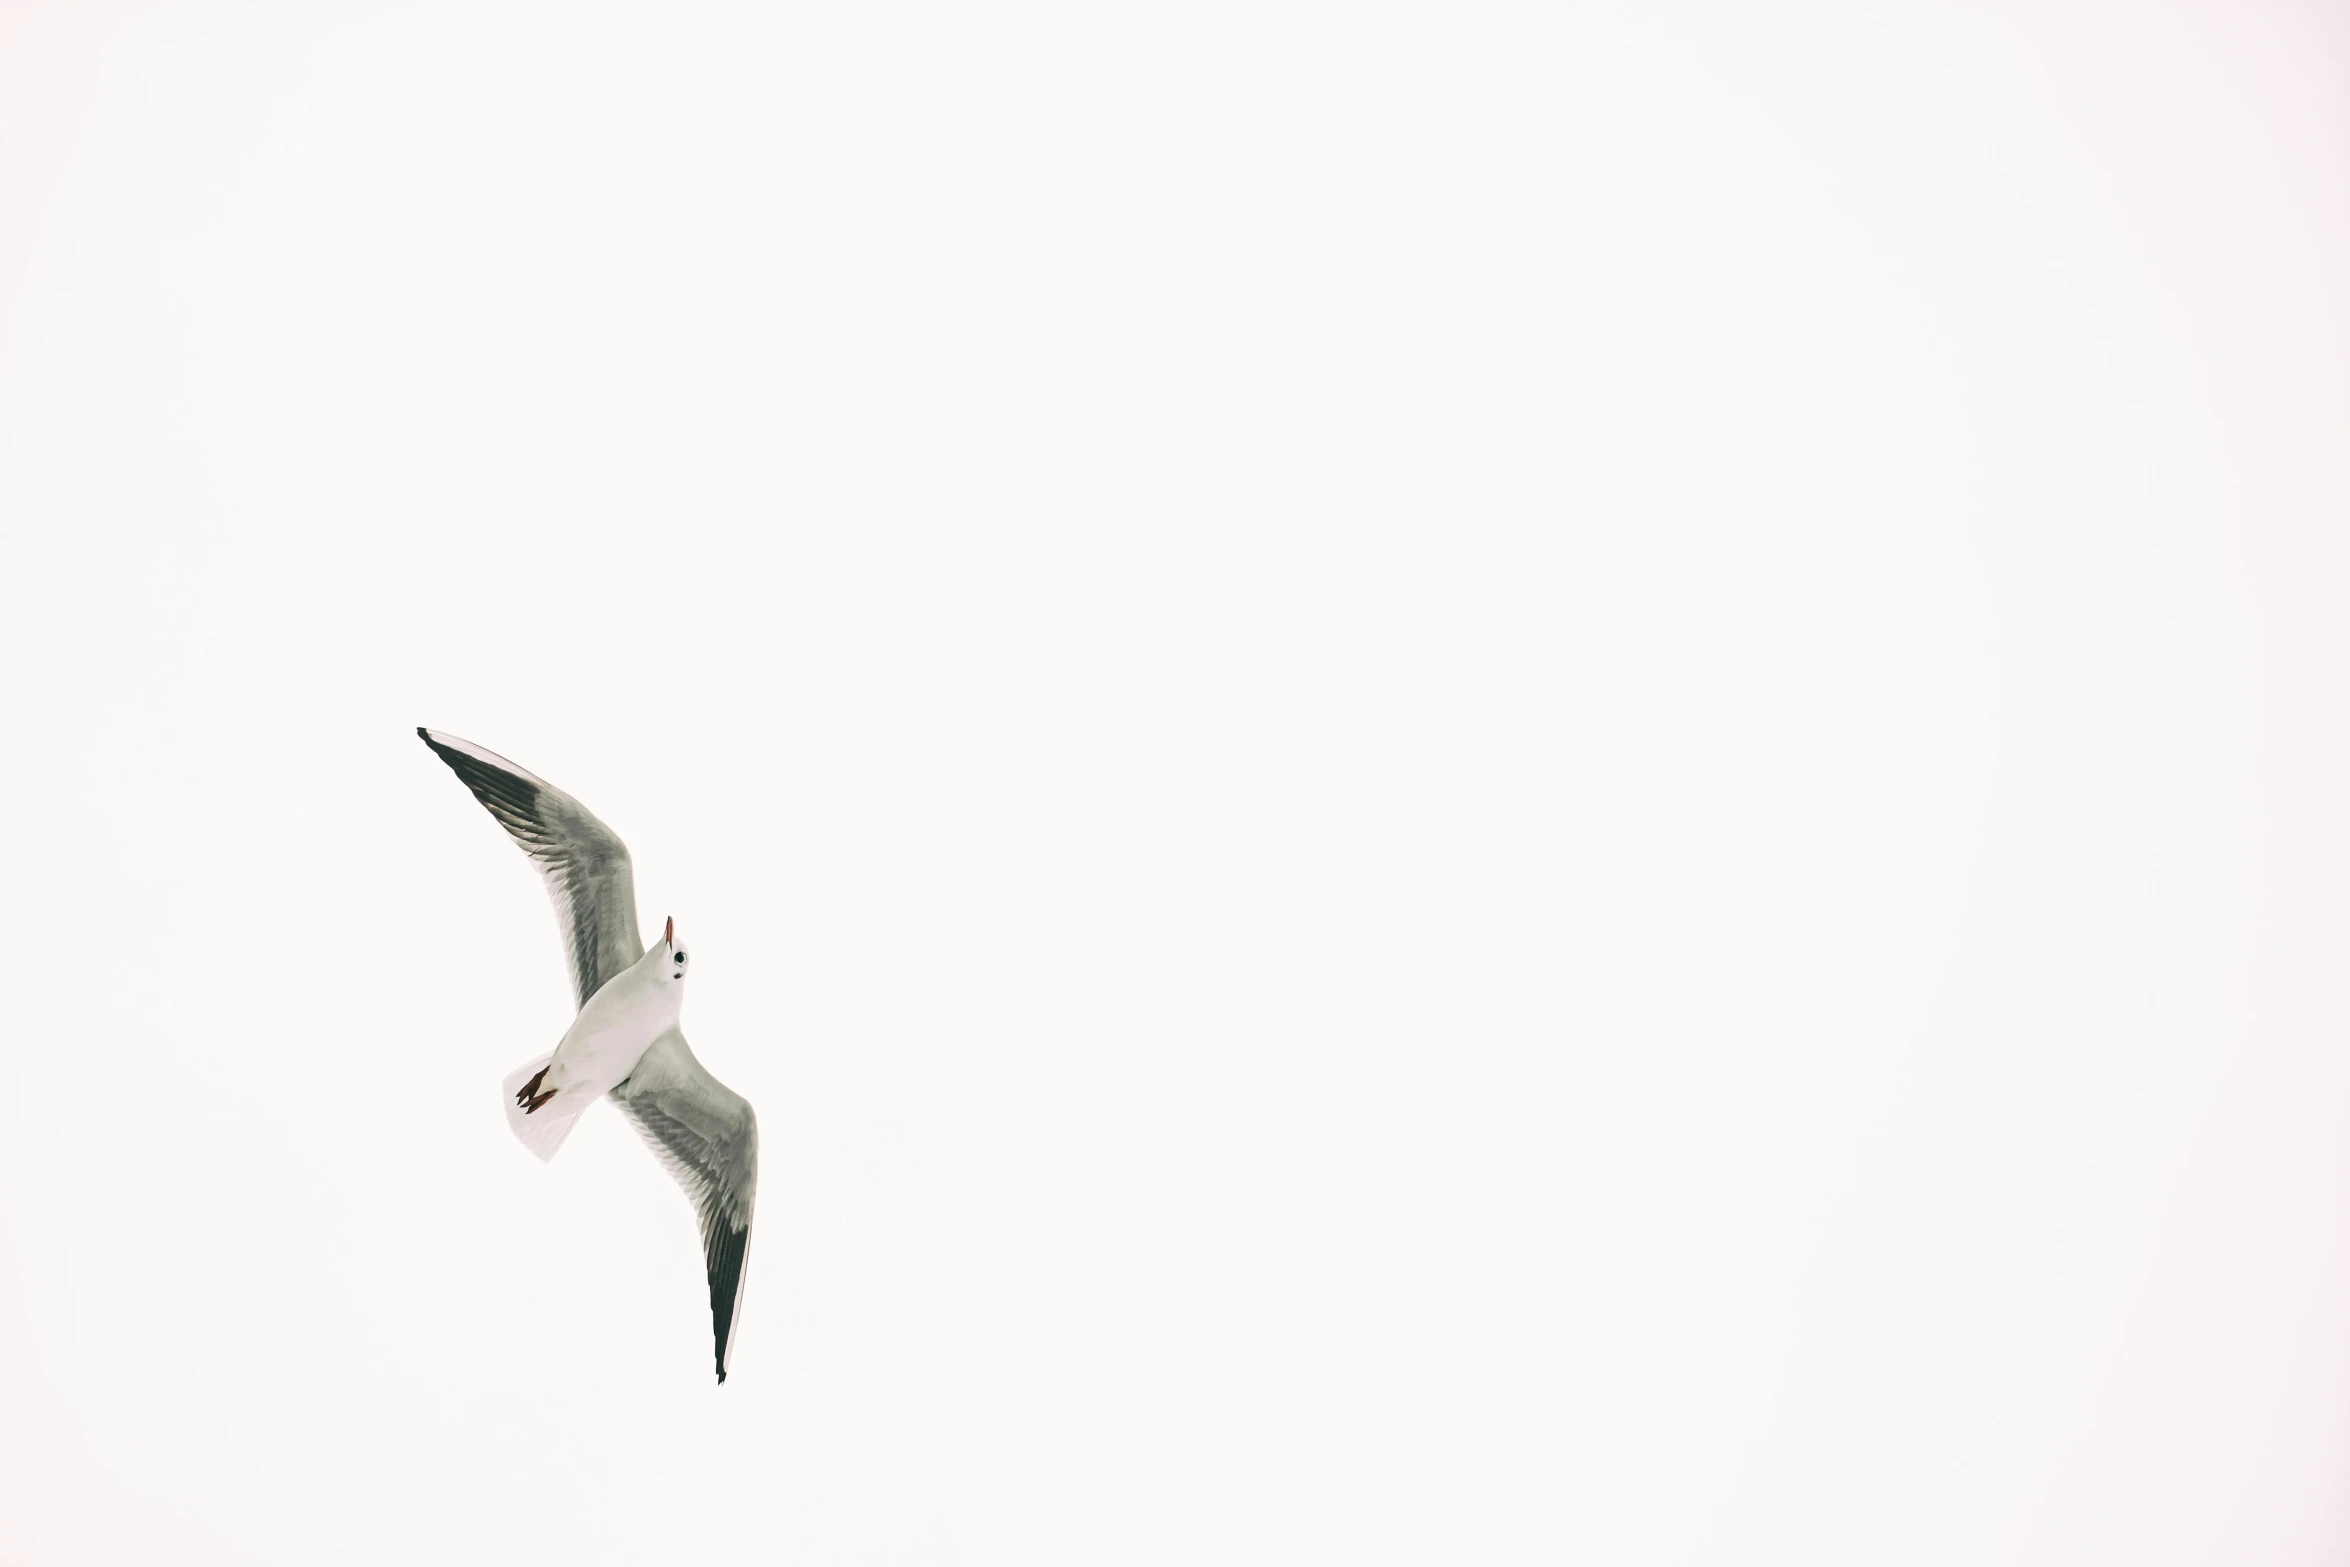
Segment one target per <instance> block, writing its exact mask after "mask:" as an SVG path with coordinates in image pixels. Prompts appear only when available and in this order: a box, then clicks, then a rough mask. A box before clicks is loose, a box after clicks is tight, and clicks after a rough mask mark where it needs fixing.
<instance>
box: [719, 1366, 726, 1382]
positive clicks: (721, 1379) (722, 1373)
mask: <svg viewBox="0 0 2350 1567" xmlns="http://www.w3.org/2000/svg"><path fill="white" fill-rule="evenodd" d="M718 1385H719V1386H720V1387H724V1386H726V1370H725V1368H724V1367H720V1368H719V1371H718Z"/></svg>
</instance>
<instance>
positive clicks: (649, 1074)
mask: <svg viewBox="0 0 2350 1567" xmlns="http://www.w3.org/2000/svg"><path fill="white" fill-rule="evenodd" d="M416 733H417V734H418V736H420V737H421V738H422V739H423V741H424V743H425V744H426V745H428V746H431V747H432V749H433V754H434V755H436V756H438V757H439V758H440V759H441V760H442V761H444V762H446V763H448V764H449V768H450V770H451V771H452V772H454V773H455V774H456V775H457V776H458V778H459V779H460V780H462V781H463V783H464V785H465V787H466V788H468V789H470V790H472V791H473V797H474V798H475V799H477V800H479V801H480V802H481V803H482V804H483V805H485V806H487V807H489V813H490V815H492V816H494V817H496V818H497V820H498V825H499V826H501V827H503V828H505V829H506V831H507V833H508V834H509V835H511V836H512V837H513V839H514V841H515V842H516V843H517V844H520V845H521V846H522V852H523V853H525V854H527V855H529V856H530V858H531V860H532V861H533V863H535V864H536V865H537V866H538V868H539V874H540V875H542V876H544V877H545V878H546V882H547V896H548V897H549V898H551V899H553V900H554V903H555V924H556V926H557V927H558V928H559V929H560V930H561V932H562V935H563V949H564V953H565V955H566V956H567V957H568V958H569V959H570V962H571V990H572V1000H573V1002H574V1004H575V1005H577V1006H578V1008H579V1015H578V1016H577V1017H575V1018H573V1019H572V1020H571V1027H570V1029H569V1030H567V1031H566V1032H565V1033H564V1035H563V1038H562V1039H561V1041H559V1042H558V1043H557V1044H556V1046H555V1048H554V1049H553V1050H550V1051H548V1052H547V1053H546V1054H545V1055H542V1056H534V1057H532V1058H531V1059H530V1060H528V1061H525V1062H523V1063H522V1065H520V1066H518V1067H516V1068H515V1069H514V1070H513V1071H512V1072H510V1073H508V1074H507V1076H506V1124H507V1125H508V1126H510V1127H512V1128H513V1129H514V1135H515V1136H516V1137H518V1138H520V1139H521V1141H522V1146H523V1147H525V1148H528V1149H529V1150H530V1151H531V1152H532V1153H534V1154H537V1155H538V1156H539V1158H540V1159H541V1160H542V1161H543V1160H548V1159H552V1158H554V1157H555V1150H556V1149H558V1148H560V1147H562V1146H563V1140H564V1139H565V1138H566V1137H568V1136H570V1135H571V1128H572V1127H573V1126H575V1125H577V1124H578V1122H579V1118H580V1116H581V1115H582V1114H583V1113H584V1112H585V1111H586V1110H587V1107H588V1106H589V1105H592V1104H594V1103H595V1102H596V1101H597V1100H598V1099H604V1098H609V1099H610V1100H611V1101H612V1102H613V1103H614V1104H616V1105H618V1106H619V1107H620V1113H621V1114H623V1115H625V1116H627V1117H628V1119H629V1120H630V1121H631V1122H633V1123H634V1124H635V1126H636V1129H637V1131H638V1133H639V1134H640V1135H642V1136H643V1138H644V1140H645V1143H646V1145H647V1146H649V1147H650V1148H651V1149H652V1150H653V1152H654V1154H655V1155H656V1156H657V1157H658V1158H659V1159H660V1161H661V1162H662V1163H663V1164H664V1165H667V1166H668V1167H669V1173H670V1174H671V1175H672V1176H675V1177H676V1178H677V1184H678V1185H680V1186H682V1187H684V1188H685V1194H686V1196H687V1197H688V1198H690V1199H691V1200H692V1201H693V1205H694V1213H695V1215H696V1216H697V1217H698V1218H699V1219H700V1220H701V1226H702V1257H703V1260H704V1262H705V1263H706V1264H707V1266H708V1272H709V1276H710V1327H711V1331H712V1332H713V1333H714V1334H715V1335H716V1337H717V1355H718V1380H719V1381H720V1382H724V1381H725V1380H726V1365H727V1359H728V1355H729V1353H730V1351H731V1350H732V1347H733V1337H734V1322H735V1317H736V1315H737V1314H738V1313H739V1312H740V1311H741V1309H742V1299H743V1264H744V1261H745V1259H746V1257H747V1255H748V1252H749V1249H750V1243H751V1199H752V1196H753V1195H754V1193H755V1191H756V1189H757V1187H758V1184H759V1123H758V1119H757V1118H756V1117H755V1116H753V1115H752V1114H751V1106H750V1102H749V1101H748V1100H746V1099H744V1098H743V1097H742V1095H740V1094H738V1093H736V1092H734V1091H733V1090H732V1089H730V1088H728V1087H727V1086H726V1085H725V1084H724V1083H721V1082H720V1081H718V1079H716V1078H715V1077H712V1076H711V1075H710V1074H709V1073H708V1072H707V1071H705V1070H704V1069H703V1067H702V1063H701V1062H699V1061H697V1060H695V1059H694V1053H693V1052H692V1051H691V1050H688V1049H687V1048H686V1045H685V1035H684V1034H683V1033H681V1032H680V1031H679V1030H678V1026H677V1015H678V1009H679V1008H680V1007H681V1006H682V1005H683V1004H684V1002H685V976H686V971H687V970H688V969H689V968H690V967H691V966H692V965H691V964H689V963H688V962H687V961H686V951H685V948H683V947H681V946H679V945H678V944H677V921H676V920H675V919H669V920H665V921H664V922H663V923H662V927H661V940H660V941H659V942H658V943H657V944H655V945H653V946H649V947H645V948H644V949H643V950H642V952H640V951H639V950H638V940H637V929H636V877H635V873H634V872H633V870H632V869H631V868H630V865H629V860H628V846H627V845H626V844H624V843H622V842H621V841H620V839H619V836H618V835H617V834H615V833H614V832H613V831H612V829H611V828H609V827H607V826H605V825H604V824H603V823H602V822H600V821H598V820H596V818H595V817H594V816H593V815H592V814H590V813H589V811H588V809H587V807H586V806H584V805H581V804H580V803H579V802H578V801H577V800H574V799H573V798H572V797H571V796H569V795H567V794H565V793H564V792H563V791H562V790H560V789H558V788H556V787H555V786H554V785H553V784H551V783H548V782H547V781H546V780H545V779H543V778H540V777H538V776H536V775H535V774H532V773H528V772H525V771H524V770H523V769H521V768H519V767H517V766H515V765H514V764H513V763H512V762H509V761H507V760H506V759H505V758H504V757H502V756H500V755H498V754H497V753H496V752H494V751H486V750H484V749H482V748H481V747H480V746H478V745H475V744H473V743H472V742H471V741H468V740H460V739H458V738H457V737H456V736H455V735H445V734H442V733H441V732H439V731H438V730H434V729H423V728H419V729H418V730H417V731H416Z"/></svg>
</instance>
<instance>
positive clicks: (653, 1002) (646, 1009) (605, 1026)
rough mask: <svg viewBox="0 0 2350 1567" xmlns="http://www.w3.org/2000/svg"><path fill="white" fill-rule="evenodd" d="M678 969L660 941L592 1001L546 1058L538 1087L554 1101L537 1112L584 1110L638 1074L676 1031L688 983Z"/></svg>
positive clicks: (614, 977)
mask: <svg viewBox="0 0 2350 1567" xmlns="http://www.w3.org/2000/svg"><path fill="white" fill-rule="evenodd" d="M674 966H675V965H674V964H672V962H671V961H670V951H669V944H668V943H667V942H662V941H656V942H654V943H653V944H652V945H651V946H650V947H647V948H646V949H645V955H644V956H643V957H641V958H639V959H637V960H636V961H635V962H634V963H632V964H630V965H629V966H628V967H627V968H624V969H622V970H621V971H620V972H619V973H617V974H615V975H613V976H612V977H611V979H609V980H607V981H606V982H605V984H604V988H603V989H601V990H599V991H597V992H596V993H595V994H594V995H592V996H590V997H588V1004H587V1005H586V1006H584V1007H581V1008H580V1009H579V1016H577V1017H575V1018H573V1019H572V1020H571V1027H570V1028H569V1029H567V1030H565V1032H564V1035H563V1039H562V1042H561V1043H560V1044H558V1045H556V1046H555V1053H554V1054H553V1055H551V1056H549V1057H548V1058H547V1075H546V1077H545V1078H544V1079H543V1080H542V1081H541V1082H540V1084H539V1086H540V1088H541V1089H552V1090H553V1091H554V1094H555V1098H554V1100H553V1101H552V1102H551V1103H549V1104H548V1105H546V1106H545V1107H544V1108H543V1109H542V1110H540V1111H539V1112H538V1113H539V1114H542V1115H543V1114H545V1113H546V1111H547V1110H555V1111H568V1110H570V1109H571V1108H572V1107H574V1106H577V1107H578V1108H580V1109H583V1110H584V1109H586V1108H587V1106H588V1105H589V1104H591V1103H593V1102H594V1101H596V1100H598V1099H601V1098H603V1097H604V1095H606V1094H608V1093H610V1092H611V1091H612V1088H613V1085H614V1084H616V1083H619V1082H621V1081H623V1080H624V1079H626V1078H627V1076H628V1074H629V1073H631V1072H633V1071H635V1070H636V1064H637V1062H639V1061H641V1060H643V1059H644V1054H645V1051H646V1050H647V1049H648V1048H649V1047H650V1046H651V1045H652V1043H653V1041H654V1040H656V1039H659V1038H660V1037H661V1036H662V1035H663V1034H666V1033H667V1032H669V1030H671V1029H673V1028H675V1027H677V1017H678V1012H679V1010H680V1009H681V1008H682V1007H683V1005H684V1003H685V982H684V979H683V978H682V976H678V975H675V974H673V973H672V972H671V970H672V969H673V967H674Z"/></svg>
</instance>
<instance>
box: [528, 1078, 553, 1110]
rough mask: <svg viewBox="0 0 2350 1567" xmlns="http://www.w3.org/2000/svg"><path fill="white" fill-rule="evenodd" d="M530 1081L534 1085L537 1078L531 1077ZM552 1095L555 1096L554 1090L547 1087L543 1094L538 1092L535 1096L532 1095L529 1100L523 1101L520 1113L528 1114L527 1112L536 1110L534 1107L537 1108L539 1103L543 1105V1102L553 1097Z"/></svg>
mask: <svg viewBox="0 0 2350 1567" xmlns="http://www.w3.org/2000/svg"><path fill="white" fill-rule="evenodd" d="M531 1082H532V1083H533V1084H534V1085H535V1084H536V1083H537V1082H538V1079H537V1078H535V1077H534V1078H532V1079H531ZM554 1097H555V1090H553V1089H552V1088H550V1089H548V1090H547V1091H546V1092H545V1093H543V1094H538V1095H535V1096H533V1097H532V1098H531V1099H530V1100H529V1101H528V1102H527V1103H525V1104H524V1105H523V1107H522V1113H523V1114H524V1115H528V1114H530V1113H531V1112H532V1111H533V1110H536V1109H537V1108H538V1107H539V1106H540V1105H543V1104H545V1103H546V1102H547V1101H548V1100H550V1099H552V1098H554Z"/></svg>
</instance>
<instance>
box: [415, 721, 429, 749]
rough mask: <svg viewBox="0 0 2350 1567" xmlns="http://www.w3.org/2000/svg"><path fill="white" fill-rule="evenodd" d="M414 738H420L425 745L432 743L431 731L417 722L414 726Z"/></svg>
mask: <svg viewBox="0 0 2350 1567" xmlns="http://www.w3.org/2000/svg"><path fill="white" fill-rule="evenodd" d="M416 738H417V739H419V740H422V741H423V742H424V743H425V744H426V745H430V744H432V731H431V730H429V729H427V728H425V727H424V725H422V724H418V725H417V726H416Z"/></svg>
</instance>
